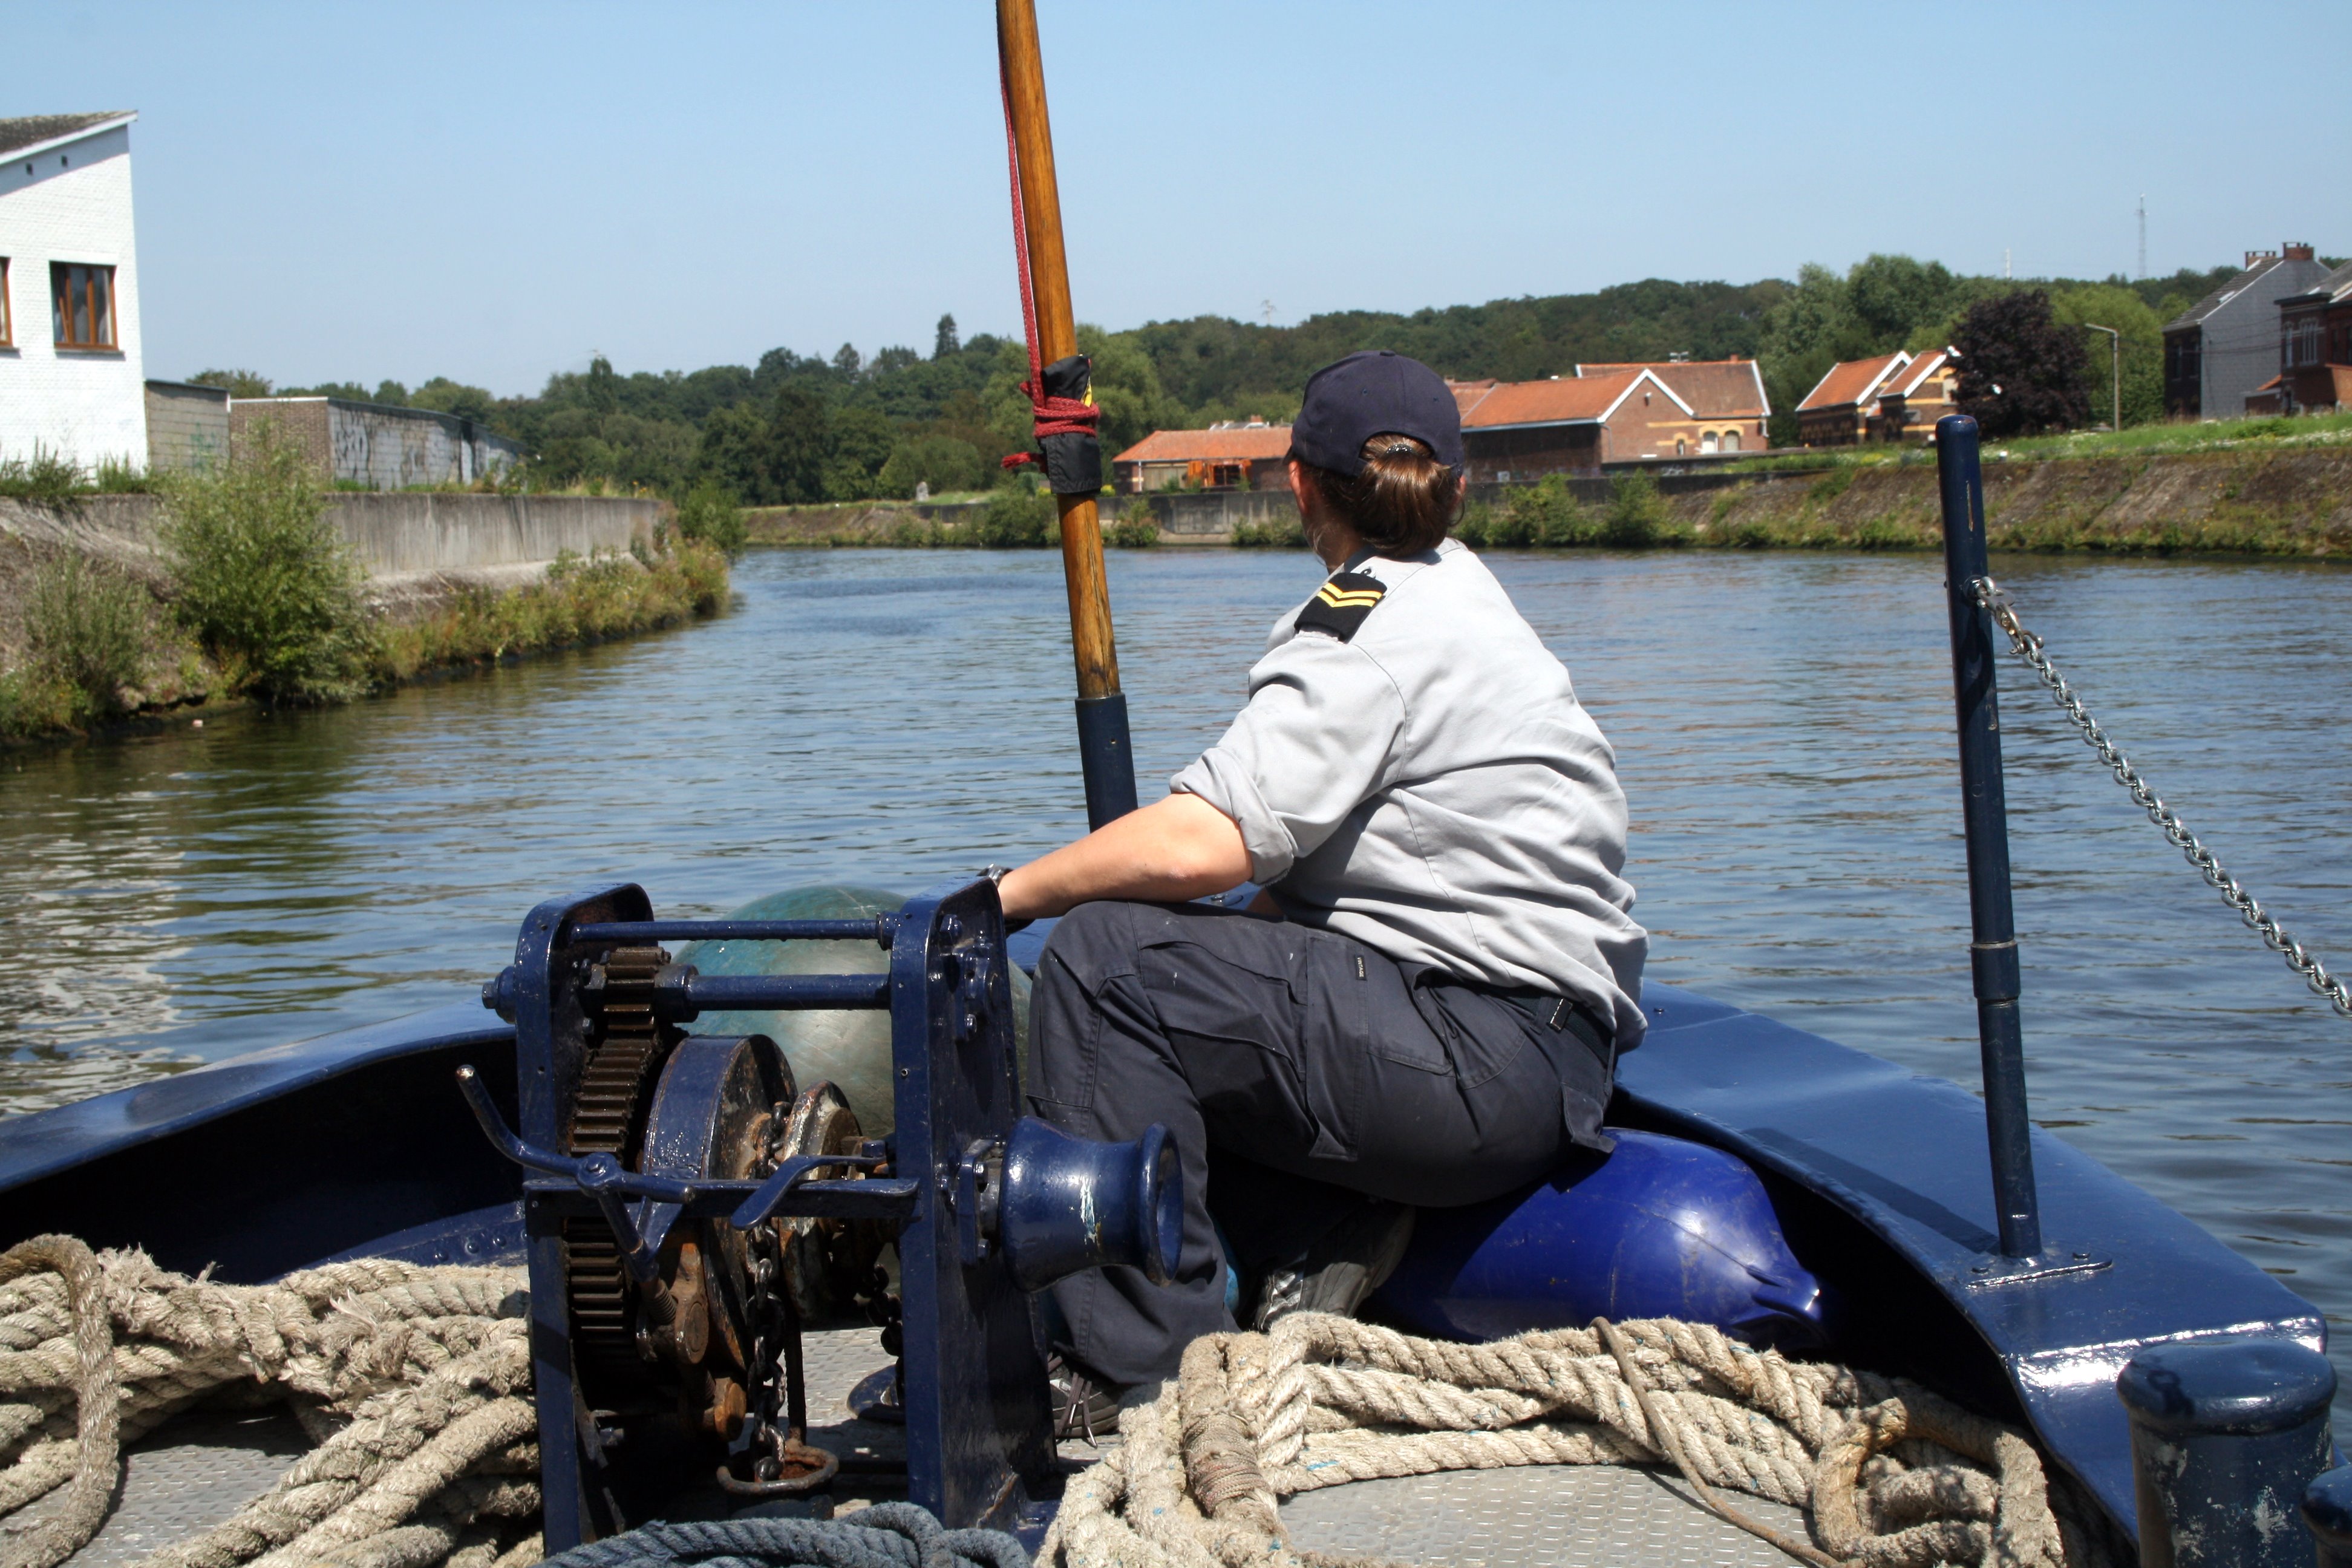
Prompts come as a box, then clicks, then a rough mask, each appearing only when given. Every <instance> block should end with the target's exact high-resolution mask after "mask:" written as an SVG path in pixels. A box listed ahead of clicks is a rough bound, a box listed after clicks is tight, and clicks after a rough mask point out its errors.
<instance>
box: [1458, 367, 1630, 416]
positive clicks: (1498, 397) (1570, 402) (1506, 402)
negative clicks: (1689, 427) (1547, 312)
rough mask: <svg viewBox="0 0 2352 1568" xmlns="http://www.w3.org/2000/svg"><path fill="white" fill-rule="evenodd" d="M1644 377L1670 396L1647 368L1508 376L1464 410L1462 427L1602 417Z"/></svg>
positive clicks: (1607, 414)
mask: <svg viewBox="0 0 2352 1568" xmlns="http://www.w3.org/2000/svg"><path fill="white" fill-rule="evenodd" d="M1642 382H1648V383H1651V384H1654V386H1655V387H1656V389H1657V390H1658V391H1659V392H1660V393H1663V394H1664V395H1666V396H1668V397H1672V396H1673V395H1674V394H1673V393H1672V392H1671V391H1670V390H1669V389H1668V388H1667V387H1666V385H1665V384H1664V382H1660V381H1658V380H1657V378H1656V377H1655V376H1654V375H1652V374H1650V373H1649V372H1648V371H1646V370H1626V371H1620V372H1618V373H1617V374H1614V375H1577V376H1569V377H1566V378H1564V379H1554V380H1550V381H1506V382H1503V383H1500V384H1497V385H1496V387H1495V389H1494V390H1493V391H1492V392H1489V393H1488V394H1486V396H1484V397H1482V398H1480V399H1479V400H1478V402H1477V404H1476V405H1475V406H1474V407H1472V408H1471V410H1470V411H1469V412H1468V413H1467V414H1465V415H1464V416H1462V427H1463V428H1464V429H1465V430H1491V429H1494V428H1496V426H1507V425H1568V424H1573V423H1576V422H1578V421H1580V420H1594V419H1605V418H1607V417H1608V416H1609V411H1610V410H1611V409H1612V408H1614V407H1615V406H1616V405H1617V402H1618V400H1619V399H1620V398H1622V397H1624V396H1626V395H1629V394H1630V393H1631V392H1632V391H1633V387H1634V385H1635V384H1637V383H1642Z"/></svg>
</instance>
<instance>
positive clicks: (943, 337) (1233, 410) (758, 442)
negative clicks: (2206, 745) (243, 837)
mask: <svg viewBox="0 0 2352 1568" xmlns="http://www.w3.org/2000/svg"><path fill="white" fill-rule="evenodd" d="M2234 271H2235V268H2217V269H2215V270H2214V271H2213V272H2210V273H2195V272H2186V271H2184V272H2181V273H2179V274H2177V275H2176V276H2174V277H2171V278H2166V279H2146V280H2140V281H2126V280H2125V279H2121V278H2113V279H2107V280H2105V281H2104V282H2084V281H2079V280H2072V279H2053V280H2043V281H2042V282H2039V283H2033V284H2028V283H2025V282H2022V281H2015V282H2012V281H2011V280H2008V279H1999V278H1981V277H1969V276H1965V275H1961V274H1957V273H1954V272H1952V271H1950V270H1949V269H1948V268H1945V267H1943V266H1941V265H1940V264H1938V263H1936V262H1921V261H1917V260H1915V259H1914V258H1910V257H1907V256H1873V257H1870V258H1866V259H1865V260H1864V261H1861V262H1858V263H1856V264H1855V265H1854V266H1853V267H1852V268H1848V269H1847V270H1846V271H1845V272H1844V273H1843V274H1840V273H1834V272H1832V271H1830V270H1829V269H1827V268H1821V267H1808V268H1804V269H1803V270H1802V271H1801V272H1800V273H1799V275H1798V278H1797V280H1796V281H1795V282H1793V283H1790V282H1784V281H1781V280H1780V279H1764V280H1762V281H1760V282H1755V283H1746V284H1732V283H1723V282H1696V283H1675V282H1667V281H1664V280H1663V279H1646V280H1644V281H1643V282H1639V283H1629V284H1623V285H1621V286H1619V287H1616V288H1612V289H1601V290H1600V291H1599V292H1597V293H1592V294H1568V295H1553V296H1549V297H1547V298H1542V299H1521V300H1493V301H1490V302H1488V303H1486V304H1483V305H1456V306H1450V307H1447V308H1445V309H1443V310H1419V311H1415V312H1413V313H1412V314H1411V315H1396V314H1391V313H1387V312H1381V311H1365V310H1346V311H1335V312H1332V313H1330V314H1328V315H1322V316H1316V317H1313V318H1310V319H1309V320H1307V321H1303V322H1301V323H1299V324H1298V325H1297V326H1291V327H1271V326H1255V325H1251V324H1249V323H1246V322H1241V321H1228V320H1225V319H1223V318H1221V317H1210V316H1203V317H1197V318H1194V319H1193V320H1191V321H1155V322H1151V323H1150V324H1148V325H1145V326H1142V327H1139V328H1136V329H1134V330H1132V331H1119V332H1108V331H1103V330H1102V329H1100V328H1098V327H1094V326H1083V325H1082V326H1081V327H1080V328H1079V329H1078V339H1079V344H1080V347H1081V348H1083V349H1084V350H1085V351H1086V352H1087V353H1088V354H1090V355H1092V356H1093V359H1094V366H1095V395H1096V401H1097V404H1098V405H1100V407H1101V408H1102V411H1103V423H1102V435H1103V443H1104V447H1105V449H1106V452H1108V453H1112V454H1115V453H1117V452H1118V451H1120V450H1122V449H1123V448H1125V447H1128V446H1129V445H1131V444H1132V443H1133V442H1135V441H1137V440H1139V439H1140V438H1141V437H1143V436H1145V435H1147V434H1149V433H1150V431H1152V430H1154V429H1162V428H1171V427H1180V426H1202V425H1207V424H1211V423H1213V422H1216V421H1219V420H1226V419H1242V418H1247V417H1249V416H1253V415H1255V416H1261V417H1264V418H1266V419H1269V420H1274V421H1277V422H1278V421H1281V420H1286V419H1287V418H1289V417H1290V416H1291V415H1292V414H1293V413H1294V412H1295V411H1296V410H1297V401H1298V395H1299V391H1300V389H1301V387H1303V386H1304V385H1305V384H1306V380H1307V374H1309V373H1310V372H1312V371H1313V370H1315V369H1316V368H1317V367H1318V366H1319V365H1323V364H1327V363H1329V362H1330V361H1332V360H1335V359H1338V358H1339V357H1340V356H1341V355H1342V354H1346V353H1350V352H1352V351H1354V350H1357V349H1362V348H1388V349H1395V350H1397V351H1398V352H1400V353H1409V354H1412V355H1414V356H1416V357H1418V358H1420V359H1423V360H1425V361H1427V362H1428V363H1430V364H1432V365H1433V366H1435V367H1436V368H1437V369H1438V370H1439V371H1441V372H1443V373H1444V374H1447V375H1450V376H1455V377H1461V378H1469V379H1475V378H1479V377H1485V376H1497V377H1501V378H1504V379H1507V380H1528V379H1535V378H1538V377H1541V376H1546V375H1555V374H1559V375H1572V374H1575V372H1576V367H1577V366H1578V365H1579V364H1580V363H1593V362H1596V361H1599V362H1615V361H1624V360H1643V359H1664V358H1666V357H1667V356H1669V355H1670V354H1674V353H1687V354H1689V355H1690V356H1691V357H1693V358H1695V359H1720V358H1724V357H1726V356H1729V355H1747V356H1754V357H1756V358H1758V359H1759V361H1760V362H1761V363H1762V367H1763V373H1764V377H1765V383H1766V386H1767V389H1768V390H1769V394H1770V395H1771V399H1772V405H1773V407H1774V408H1775V409H1777V410H1779V411H1780V412H1779V413H1778V414H1777V415H1776V416H1775V418H1774V425H1773V430H1772V436H1773V438H1774V440H1775V441H1776V442H1779V443H1780V444H1782V445H1786V444H1789V443H1790V442H1793V440H1794V439H1795V435H1796V426H1795V415H1794V412H1793V411H1794V409H1795V407H1796V405H1797V403H1798V402H1799V401H1800V400H1801V398H1802V397H1803V396H1804V395H1805V393H1806V392H1807V391H1809V390H1810V389H1811V386H1812V384H1813V383H1814V382H1815V381H1817V380H1819V379H1820V377H1821V375H1822V372H1824V371H1825V370H1827V369H1828V368H1829V366H1830V365H1831V364H1832V363H1834V362H1835V361H1837V360H1840V359H1852V358H1857V357H1860V356H1862V355H1864V354H1868V353H1883V352H1885V351H1887V350H1891V349H1895V348H1902V347H1911V348H1915V349H1916V348H1927V347H1939V346H1941V345H1943V344H1945V343H1948V342H1951V341H1952V338H1953V336H1954V334H1955V333H1956V332H1957V331H1958V325H1959V322H1960V321H1961V318H1962V317H1963V316H1964V315H1965V313H1966V312H1967V310H1969V307H1970V306H1971V305H1974V304H1976V303H1977V302H1979V300H1989V299H1996V298H2000V297H2003V296H2006V295H2008V294H2011V293H2013V292H2017V291H2020V290H2024V289H2032V288H2040V289H2046V290H2047V292H2048V294H2049V298H2050V307H2051V313H2052V319H2053V321H2054V322H2055V323H2056V324H2057V326H2058V327H2060V328H2061V329H2063V330H2064V331H2072V332H2074V333H2076V334H2078V335H2080V336H2082V337H2084V339H2085V340H2086V341H2087V345H2088V347H2089V350H2090V354H2089V362H2088V363H2087V365H2086V366H2085V367H2084V381H2083V388H2084V396H2085V397H2086V398H2087V402H2088V407H2089V410H2090V415H2091V416H2092V417H2093V418H2103V417H2105V410H2106V408H2107V405H2108V395H2109V382H2108V358H2107V355H2106V354H2105V352H2104V350H2105V340H2104V339H2102V338H2098V337H2096V336H2095V335H2094V334H2090V333H2087V332H2084V331H2083V328H2082V323H2083V322H2084V321H2095V322H2097V323H2099V324H2100V325H2102V326H2109V327H2114V328H2116V329H2117V330H2118V331H2121V332H2123V334H2124V345H2123V364H2124V421H2125V423H2126V425H2127V426H2130V425H2136V424H2140V423H2145V422H2147V421H2149V420H2153V419H2155V418H2158V416H2160V412H2161V407H2160V405H2161V395H2160V386H2159V378H2160V363H2161V356H2162V348H2161V342H2160V335H2159V332H2158V327H2159V324H2160V323H2161V322H2162V321H2165V320H2167V319H2168V318H2169V317H2170V316H2171V315H2173V314H2175V313H2177V312H2178V311H2179V310H2182V309H2185V308H2186V307H2187V306H2188V305H2189V304H2190V303H2192V302H2193V301H2195V300H2197V299H2198V298H2200V296H2202V295H2203V294H2205V293H2206V292H2207V291H2209V290H2210V289H2212V288H2213V287H2215V286H2216V285H2217V284H2218V283H2220V282H2221V281H2222V280H2225V279H2228V278H2229V277H2230V276H2231V275H2232V273H2233V272H2234ZM1028 369H1029V366H1028V357H1027V354H1026V353H1025V351H1024V349H1023V347H1022V345H1021V343H1020V342H1018V341H1017V340H1016V339H1009V338H1002V337H997V336H994V335H992V334H989V333H982V334H980V335H978V336H975V337H972V338H971V339H969V340H967V339H965V338H964V337H963V336H962V335H961V333H960V332H959V331H957V329H956V325H955V321H954V319H953V318H952V317H941V318H940V322H939V325H938V329H937V331H936V332H935V334H934V337H933V342H932V348H931V353H929V356H928V357H926V356H924V355H921V354H919V353H916V352H915V351H914V350H913V349H910V348H905V347H887V348H884V349H882V350H880V351H879V352H878V353H875V354H873V355H872V356H871V357H870V358H869V357H867V356H866V355H865V354H863V353H860V352H859V351H858V350H857V349H856V348H855V347H853V346H851V345H850V344H847V343H845V344H843V345H842V346H841V347H840V348H839V349H838V350H836V351H835V353H833V354H832V355H831V356H830V357H820V356H815V355H803V354H800V353H794V352H793V351H792V350H790V349H782V348H779V349H772V350H771V351H769V352H768V353H765V354H762V355H761V357H760V360H759V363H757V364H755V365H749V366H746V365H711V366H709V367H706V368H704V369H702V370H698V371H691V372H681V371H665V372H660V373H654V372H647V371H639V372H635V373H633V374H621V373H619V372H618V371H616V370H615V369H614V366H613V365H612V364H611V363H610V362H609V361H607V360H605V359H604V358H602V357H601V356H600V357H598V358H595V359H593V360H592V361H591V362H590V363H589V366H588V368H587V369H586V370H585V371H583V372H577V373H572V372H567V373H564V374H559V375H554V376H551V377H550V378H549V379H548V382H547V384H546V385H545V386H544V387H543V388H542V389H541V391H540V393H539V394H538V395H535V396H524V397H496V396H493V395H491V394H490V393H489V392H488V390H486V389H484V388H482V387H478V386H467V385H465V384H462V383H458V382H455V381H451V380H448V379H447V378H446V377H436V378H435V379H434V380H432V381H429V382H427V383H425V384H424V385H423V386H420V387H418V388H416V389H415V390H414V391H411V390H409V389H408V388H407V387H404V386H403V385H401V384H399V383H396V382H383V383H380V384H377V385H376V387H375V388H374V389H373V391H370V390H369V389H368V388H367V386H366V385H365V384H363V383H361V382H358V381H351V382H335V383H324V384H320V385H317V386H310V387H288V388H283V389H280V390H281V391H282V392H283V393H286V394H292V395H332V396H342V397H360V398H367V399H371V400H373V401H376V402H382V403H393V404H404V405H409V406H414V407H420V408H434V409H439V410H441V411H443V412H446V413H452V414H458V415H463V416H467V417H468V418H473V419H477V420H479V421H480V422H482V423H483V424H484V425H486V426H488V427H489V428H490V429H492V430H494V431H496V432H498V433H499V434H500V435H503V436H507V437H512V438H514V439H516V440H518V441H520V442H521V443H522V445H523V446H524V447H526V448H527V449H528V450H529V451H530V453H531V458H530V464H529V465H528V467H529V477H528V480H527V482H528V484H529V486H530V489H533V490H541V491H545V490H564V489H580V490H583V491H586V492H588V493H592V494H605V493H613V492H617V493H622V494H630V493H655V494H660V495H664V496H668V497H671V498H673V499H676V500H680V501H681V502H682V501H684V500H686V498H687V497H688V496H689V495H690V494H691V493H692V492H693V491H694V490H695V489H697V487H698V486H703V485H713V486H717V487H719V488H722V489H726V490H728V491H730V493H731V494H732V495H733V496H734V498H735V500H737V501H738V502H740V504H743V505H746V506H771V505H797V504H808V503H814V502H821V501H854V500H889V499H897V500H907V499H909V498H911V497H912V496H913V494H914V492H915V489H916V487H917V486H918V485H928V486H929V493H930V494H931V495H932V496H933V497H934V498H937V497H940V496H941V495H943V494H946V493H950V492H958V493H961V492H967V491H973V490H981V489H986V488H988V487H991V486H995V487H998V488H1002V487H1003V485H1004V484H1005V483H1006V482H1007V479H1006V476H1005V474H1004V471H1003V468H1001V467H1000V466H999V462H998V459H999V458H1003V457H1004V456H1006V455H1007V454H1010V453H1013V452H1016V451H1020V450H1023V449H1025V448H1027V447H1030V446H1031V445H1032V444H1033V443H1032V441H1031V437H1030V431H1029V424H1030V418H1029V405H1028V401H1027V399H1026V398H1025V396H1024V395H1023V394H1022V393H1021V392H1020V390H1019V384H1020V383H1021V382H1022V381H1023V380H1024V378H1025V377H1026V376H1027V374H1028ZM194 379H195V380H198V381H202V382H205V383H208V384H214V385H220V386H226V387H229V388H230V389H231V390H232V391H233V392H234V393H235V394H236V395H240V396H258V395H265V394H267V393H268V392H270V391H271V387H270V385H269V383H268V379H267V378H266V377H263V376H261V375H259V374H257V373H255V372H252V371H249V370H214V371H205V372H204V373H202V374H199V375H198V376H196V377H194Z"/></svg>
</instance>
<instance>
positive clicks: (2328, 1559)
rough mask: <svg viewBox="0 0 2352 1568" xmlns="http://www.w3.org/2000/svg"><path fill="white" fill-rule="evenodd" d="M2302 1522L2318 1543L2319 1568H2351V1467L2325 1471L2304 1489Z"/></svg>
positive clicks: (2344, 1466) (2345, 1466)
mask: <svg viewBox="0 0 2352 1568" xmlns="http://www.w3.org/2000/svg"><path fill="white" fill-rule="evenodd" d="M2303 1522H2304V1524H2305V1527H2306V1528H2307V1529H2309V1530H2310V1531H2311V1533H2312V1536H2313V1538H2314V1539H2315V1540H2316V1541H2317V1542H2319V1568H2352V1465H2343V1466H2339V1467H2338V1468H2335V1469H2332V1470H2330V1471H2328V1472H2327V1473H2326V1475H2324V1476H2322V1477H2320V1478H2319V1479H2317V1480H2315V1481H2314V1482H2312V1483H2311V1485H2310V1486H2309V1487H2308V1488H2306V1489H2305V1491H2304V1494H2303Z"/></svg>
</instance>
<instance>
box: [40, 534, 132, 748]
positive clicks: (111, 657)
mask: <svg viewBox="0 0 2352 1568" xmlns="http://www.w3.org/2000/svg"><path fill="white" fill-rule="evenodd" d="M154 610H155V601H154V600H153V598H152V596H150V595H149V594H148V592H147V590H146V589H145V588H144V587H142V586H141V585H140V584H138V583H135V582H133V581H132V580H131V578H129V577H127V576H125V575H124V574H122V573H121V572H120V571H118V570H116V569H115V568H114V567H112V566H109V565H106V564H103V563H100V562H96V561H92V560H90V559H89V558H88V557H87V556H83V555H79V554H66V555H60V556H58V558H57V559H56V560H54V561H50V562H48V563H46V564H44V565H43V566H42V567H41V568H40V570H39V571H38V572H37V573H35V574H34V575H33V584H32V592H31V593H30V594H29V595H27V596H26V601H25V642H26V653H27V654H28V655H29V656H30V658H28V659H27V660H26V663H27V666H28V670H27V677H28V679H31V680H32V681H34V682H36V683H37V682H38V681H39V679H40V678H41V677H42V676H44V675H46V676H48V677H49V678H51V679H54V680H55V681H57V682H58V684H59V685H60V686H62V687H63V688H64V689H66V691H68V693H70V694H71V702H72V708H73V713H72V715H71V716H72V717H74V718H79V717H82V716H85V715H89V714H105V713H114V712H119V711H121V709H122V706H123V703H122V697H121V693H122V691H123V689H124V688H126V687H129V688H133V689H135V688H137V687H138V686H139V685H140V684H141V683H142V681H143V680H144V679H145V677H146V665H147V637H148V633H149V631H150V629H151V628H152V625H153V622H154Z"/></svg>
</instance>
